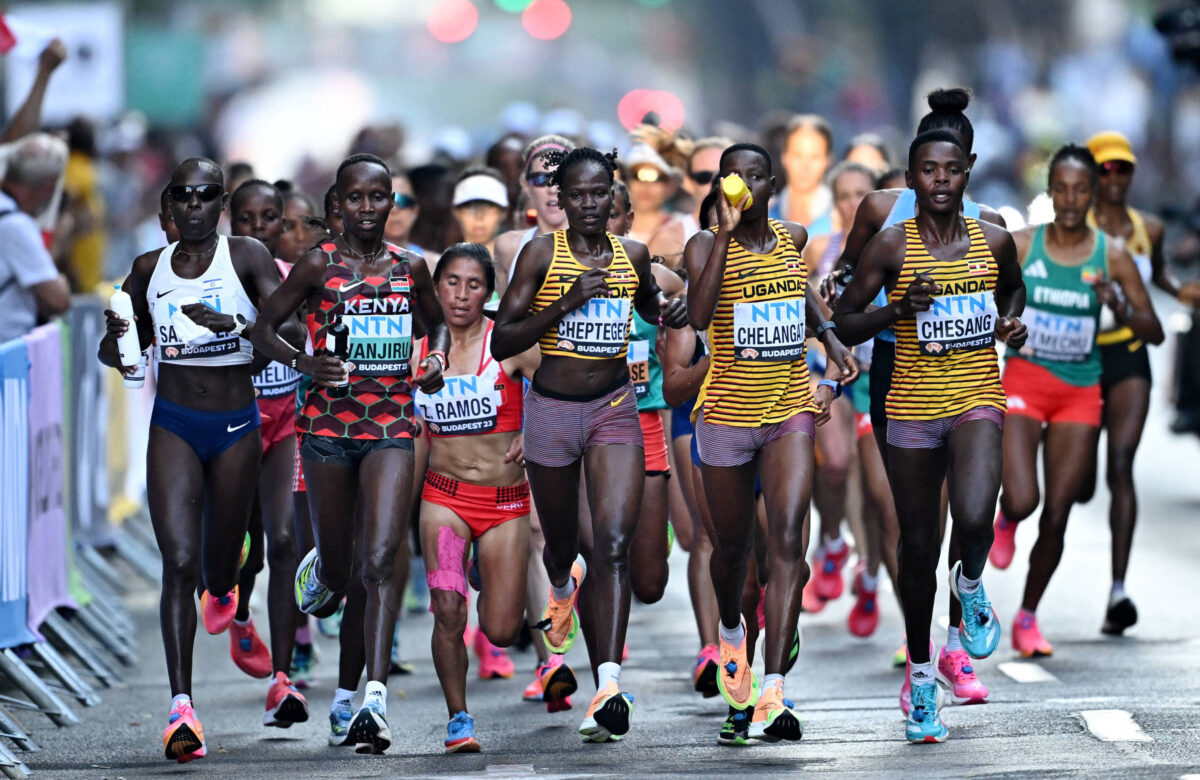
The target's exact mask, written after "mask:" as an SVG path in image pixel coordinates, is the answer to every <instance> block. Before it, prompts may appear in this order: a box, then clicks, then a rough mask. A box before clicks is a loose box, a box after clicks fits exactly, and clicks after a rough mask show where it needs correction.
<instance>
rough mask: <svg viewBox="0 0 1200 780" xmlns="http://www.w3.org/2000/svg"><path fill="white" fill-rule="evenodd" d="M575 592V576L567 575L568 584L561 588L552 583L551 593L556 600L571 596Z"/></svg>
mask: <svg viewBox="0 0 1200 780" xmlns="http://www.w3.org/2000/svg"><path fill="white" fill-rule="evenodd" d="M574 592H575V578H574V577H567V584H566V585H563V586H562V587H561V588H560V587H558V586H557V585H555V584H553V583H551V584H550V595H552V596H554V600H555V601H562V600H563V599H569V598H571V594H572V593H574Z"/></svg>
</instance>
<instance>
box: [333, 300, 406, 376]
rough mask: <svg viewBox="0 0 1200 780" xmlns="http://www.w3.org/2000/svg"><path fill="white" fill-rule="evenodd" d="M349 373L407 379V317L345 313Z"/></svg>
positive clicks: (402, 315) (401, 315) (404, 315)
mask: <svg viewBox="0 0 1200 780" xmlns="http://www.w3.org/2000/svg"><path fill="white" fill-rule="evenodd" d="M344 320H345V323H346V326H347V327H348V328H349V330H350V339H349V340H350V358H349V360H348V362H350V363H353V364H354V368H353V369H352V371H351V373H353V374H355V375H356V376H407V375H408V373H409V362H410V361H411V359H412V315H411V314H349V315H346V316H345V317H344Z"/></svg>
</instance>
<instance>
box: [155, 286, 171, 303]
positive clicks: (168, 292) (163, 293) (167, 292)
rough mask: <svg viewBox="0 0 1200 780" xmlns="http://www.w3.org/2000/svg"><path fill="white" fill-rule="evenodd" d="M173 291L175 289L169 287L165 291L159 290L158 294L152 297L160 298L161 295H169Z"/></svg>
mask: <svg viewBox="0 0 1200 780" xmlns="http://www.w3.org/2000/svg"><path fill="white" fill-rule="evenodd" d="M173 292H175V289H174V288H171V289H170V290H167V291H166V292H160V293H159V294H158V295H155V296H154V297H155V299H156V300H157V299H158V298H161V297H163V296H164V295H170V294H171V293H173Z"/></svg>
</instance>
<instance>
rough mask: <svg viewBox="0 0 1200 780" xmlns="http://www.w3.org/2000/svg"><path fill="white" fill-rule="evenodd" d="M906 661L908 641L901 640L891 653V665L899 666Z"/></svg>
mask: <svg viewBox="0 0 1200 780" xmlns="http://www.w3.org/2000/svg"><path fill="white" fill-rule="evenodd" d="M906 663H908V642H902V643H901V644H900V646H899V647H897V648H896V652H894V653H892V667H893V668H899V667H901V666H904V665H905V664H906Z"/></svg>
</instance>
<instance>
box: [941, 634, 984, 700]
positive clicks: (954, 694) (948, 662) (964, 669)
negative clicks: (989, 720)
mask: <svg viewBox="0 0 1200 780" xmlns="http://www.w3.org/2000/svg"><path fill="white" fill-rule="evenodd" d="M937 678H938V682H940V683H942V684H943V685H945V686H946V689H947V690H948V691H950V701H952V702H953V703H955V704H986V703H987V699H988V689H987V686H986V685H984V684H983V683H981V682H980V681H979V678H978V677H976V676H975V667H973V666H972V665H971V656H969V655H967V651H965V650H953V651H951V652H946V648H944V647H943V648H942V651H941V653H939V654H938V662H937Z"/></svg>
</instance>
